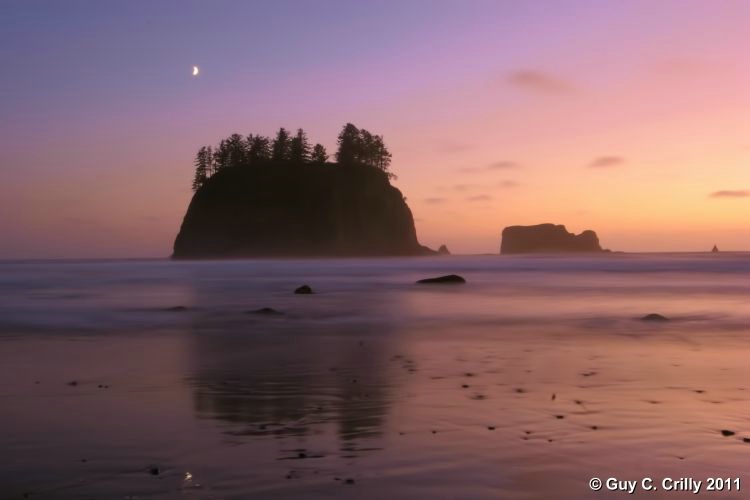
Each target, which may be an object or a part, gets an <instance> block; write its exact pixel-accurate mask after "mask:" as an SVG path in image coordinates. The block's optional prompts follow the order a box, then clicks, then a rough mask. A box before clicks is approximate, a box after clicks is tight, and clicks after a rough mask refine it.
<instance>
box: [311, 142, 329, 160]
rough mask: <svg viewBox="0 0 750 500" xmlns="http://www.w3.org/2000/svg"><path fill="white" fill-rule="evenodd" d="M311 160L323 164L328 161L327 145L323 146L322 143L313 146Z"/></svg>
mask: <svg viewBox="0 0 750 500" xmlns="http://www.w3.org/2000/svg"><path fill="white" fill-rule="evenodd" d="M310 161H312V162H313V163H318V164H321V165H322V164H324V163H325V162H327V161H328V152H327V151H326V148H325V146H323V145H322V144H320V143H318V144H316V145H315V146H313V150H312V156H311V157H310Z"/></svg>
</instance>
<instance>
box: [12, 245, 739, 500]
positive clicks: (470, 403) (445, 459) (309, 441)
mask: <svg viewBox="0 0 750 500" xmlns="http://www.w3.org/2000/svg"><path fill="white" fill-rule="evenodd" d="M449 273H456V274H460V275H462V276H464V277H465V278H466V279H467V281H468V283H467V284H465V285H417V284H415V281H416V280H418V279H421V278H425V277H432V276H437V275H442V274H449ZM749 278H750V254H747V253H721V254H606V255H597V256H564V257H557V256H518V257H504V256H489V255H488V256H471V257H469V256H466V257H462V256H446V257H434V258H393V259H320V260H246V261H201V262H184V261H178V262H172V261H164V260H152V261H138V260H136V261H59V262H50V261H44V262H41V261H27V262H2V263H0V449H3V450H4V454H5V460H4V462H3V464H2V465H0V497H2V498H6V497H9V498H14V497H20V496H22V495H23V494H24V493H29V492H32V493H35V494H36V495H39V496H41V497H45V498H48V497H51V498H118V497H119V498H122V497H125V496H128V495H133V496H137V497H149V498H153V497H157V498H173V497H185V496H187V497H192V498H247V497H258V498H268V497H270V496H273V497H274V498H280V497H283V498H308V497H316V498H317V497H331V496H336V497H342V498H350V497H353V496H356V497H360V498H382V497H383V495H386V494H388V495H390V496H395V497H397V498H402V497H409V498H436V497H449V498H494V497H498V496H500V497H504V498H540V497H550V495H554V496H557V497H561V498H588V497H591V498H597V497H601V496H602V495H606V493H599V494H592V493H591V492H590V491H589V490H588V487H587V480H588V477H591V476H593V475H597V474H599V475H604V474H617V475H622V476H627V478H629V479H632V478H633V477H634V476H643V475H646V474H657V475H658V474H662V475H663V474H672V475H682V476H684V475H685V474H688V473H689V474H692V475H694V476H696V477H697V475H701V474H702V475H706V474H721V475H723V476H726V475H731V474H740V473H742V472H744V464H746V463H747V459H748V458H750V444H747V443H745V442H744V441H743V438H745V437H747V438H750V419H748V416H747V415H749V414H750V403H749V400H748V395H747V387H746V386H745V384H746V382H747V380H748V378H747V377H748V375H750V367H749V365H748V364H747V362H746V353H747V352H748V348H749V347H750V337H749V336H748V334H750V279H749ZM302 284H309V285H310V286H311V287H312V288H313V289H314V290H315V292H316V293H315V294H313V295H295V294H293V293H292V291H293V290H294V289H295V288H296V287H297V286H299V285H302ZM178 306H179V307H180V308H181V309H179V310H174V309H173V308H175V307H178ZM262 307H272V308H274V309H276V310H278V311H280V312H282V313H283V314H279V315H259V314H254V313H253V311H255V310H257V309H259V308H262ZM648 313H660V314H663V315H665V316H667V317H669V318H670V319H671V321H669V322H667V323H659V324H654V323H648V322H643V321H641V320H640V319H639V318H640V317H642V316H643V315H645V314H648ZM72 382H75V384H71V383H72ZM553 394H554V397H552V395H553ZM722 429H731V430H732V431H734V432H736V434H735V435H734V436H731V437H724V436H722V435H721V433H720V430H722ZM153 466H158V467H159V469H160V473H159V475H151V474H150V473H149V472H148V471H149V469H150V468H151V467H153ZM188 473H189V476H188V475H186V474H188ZM346 479H352V480H354V484H347V482H346ZM748 480H750V479H748ZM592 495H593V496H592ZM671 495H672V496H670V498H672V497H673V496H674V495H675V494H674V493H673V494H671ZM677 495H678V496H679V494H677ZM658 496H659V493H655V494H652V495H651V497H658ZM735 496H736V497H737V498H740V496H737V495H735ZM729 497H732V494H731V492H730V493H729Z"/></svg>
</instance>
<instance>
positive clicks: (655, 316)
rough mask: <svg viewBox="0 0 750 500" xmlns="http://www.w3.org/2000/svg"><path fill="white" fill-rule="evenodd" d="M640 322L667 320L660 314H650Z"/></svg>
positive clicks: (667, 319)
mask: <svg viewBox="0 0 750 500" xmlns="http://www.w3.org/2000/svg"><path fill="white" fill-rule="evenodd" d="M641 321H669V318H667V317H666V316H662V315H661V314H657V313H651V314H647V315H645V316H644V317H642V318H641Z"/></svg>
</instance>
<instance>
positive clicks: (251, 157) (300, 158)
mask: <svg viewBox="0 0 750 500" xmlns="http://www.w3.org/2000/svg"><path fill="white" fill-rule="evenodd" d="M328 159H329V157H328V153H327V151H326V148H325V147H324V146H323V145H322V144H319V143H317V144H315V146H314V147H310V141H309V139H308V138H307V134H306V133H305V131H304V130H303V129H301V128H299V129H297V132H296V134H295V135H291V134H290V133H289V131H288V130H287V129H285V128H284V127H281V128H280V129H279V130H278V131H277V132H276V136H275V137H274V139H273V140H271V139H269V138H268V137H266V136H263V135H253V134H248V135H247V137H243V136H242V135H240V134H236V133H235V134H232V135H230V136H229V137H227V138H224V139H222V140H221V141H219V144H218V145H216V146H215V147H211V146H203V147H201V148H200V149H199V150H198V153H197V154H196V156H195V160H194V167H195V175H194V177H193V184H192V187H193V191H197V190H198V189H200V187H201V186H202V185H203V184H204V183H205V182H206V180H208V178H210V177H211V176H212V175H214V174H215V173H217V172H219V171H220V170H223V169H225V168H253V167H256V166H259V165H263V164H273V165H278V166H282V165H284V164H287V163H288V164H294V165H299V164H315V165H325V164H327V163H328ZM336 162H337V163H339V164H340V165H360V166H366V167H372V168H376V169H378V170H381V171H383V172H385V173H386V175H387V176H388V178H393V177H394V175H393V174H391V173H390V172H389V171H388V168H389V167H390V164H391V153H390V152H389V151H388V149H387V148H386V147H385V143H384V142H383V136H382V135H374V134H372V133H370V132H369V131H367V130H365V129H359V128H357V127H356V126H354V125H353V124H351V123H347V124H346V125H344V127H343V128H342V130H341V133H340V134H339V136H338V151H336Z"/></svg>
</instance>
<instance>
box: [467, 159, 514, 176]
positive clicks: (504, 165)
mask: <svg viewBox="0 0 750 500" xmlns="http://www.w3.org/2000/svg"><path fill="white" fill-rule="evenodd" d="M519 166H520V165H519V164H518V163H516V162H514V161H506V160H504V161H496V162H494V163H490V164H489V165H487V166H485V167H463V168H459V169H458V171H459V172H462V173H465V174H478V173H481V172H484V171H487V170H507V169H511V168H517V167H519Z"/></svg>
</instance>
